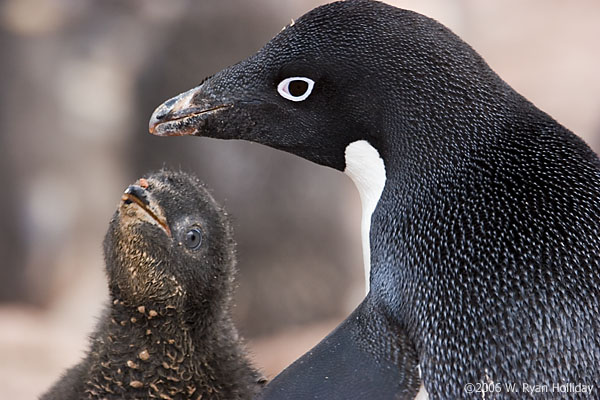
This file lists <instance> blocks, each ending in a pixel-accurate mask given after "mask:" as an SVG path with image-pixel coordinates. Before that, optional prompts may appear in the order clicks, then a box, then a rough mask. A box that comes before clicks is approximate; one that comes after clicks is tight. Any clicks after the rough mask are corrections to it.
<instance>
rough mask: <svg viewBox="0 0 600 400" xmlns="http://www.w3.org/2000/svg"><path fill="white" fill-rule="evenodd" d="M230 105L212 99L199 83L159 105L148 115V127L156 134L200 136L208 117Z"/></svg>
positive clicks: (230, 105)
mask: <svg viewBox="0 0 600 400" xmlns="http://www.w3.org/2000/svg"><path fill="white" fill-rule="evenodd" d="M231 107H232V104H227V103H223V102H221V101H215V100H212V96H209V95H207V94H206V93H203V85H200V86H197V87H195V88H193V89H191V90H188V91H187V92H184V93H181V94H180V95H177V96H175V97H173V98H171V99H169V100H167V101H165V102H164V103H162V104H161V105H159V106H158V107H157V108H156V109H155V110H154V112H153V113H152V116H151V117H150V123H149V124H148V129H149V131H150V133H151V134H153V135H156V136H190V135H197V136H200V135H201V132H202V130H203V128H204V125H206V124H207V123H208V120H209V119H210V118H212V117H214V116H215V114H217V113H219V112H221V111H223V110H225V109H227V108H231Z"/></svg>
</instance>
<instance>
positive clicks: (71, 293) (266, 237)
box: [0, 0, 600, 399]
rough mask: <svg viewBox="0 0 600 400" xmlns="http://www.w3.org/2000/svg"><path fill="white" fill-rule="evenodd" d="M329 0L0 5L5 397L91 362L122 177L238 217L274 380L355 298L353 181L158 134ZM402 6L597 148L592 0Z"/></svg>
mask: <svg viewBox="0 0 600 400" xmlns="http://www.w3.org/2000/svg"><path fill="white" fill-rule="evenodd" d="M322 3H324V2H322V1H317V0H296V1H291V0H254V1H252V2H249V1H242V0H203V1H192V0H170V1H168V2H166V1H162V0H137V1H136V0H130V1H117V0H104V1H88V0H85V1H84V0H4V1H2V2H0V46H1V50H2V55H3V56H2V62H1V63H0V82H1V85H0V87H1V90H0V105H1V107H0V184H1V187H2V189H0V398H2V399H33V398H36V397H37V396H38V395H39V394H41V393H42V392H43V391H44V390H45V389H46V388H47V387H48V386H49V385H50V384H51V383H52V382H53V381H54V380H55V379H57V378H58V377H59V375H60V373H61V372H62V371H63V370H64V369H65V368H67V367H69V366H71V365H73V364H74V363H76V362H77V361H78V360H79V359H80V357H81V356H82V354H83V352H84V351H85V349H86V344H87V334H88V333H90V332H91V330H92V329H93V328H94V324H95V321H96V318H97V316H98V315H99V312H100V310H101V309H102V307H103V305H104V303H105V301H106V299H107V290H106V282H105V276H104V270H103V268H104V264H103V260H102V249H101V243H102V239H103V237H104V234H105V231H106V229H107V226H108V221H109V219H110V217H111V215H112V214H113V212H114V210H115V208H116V205H117V203H118V201H119V198H120V195H121V193H122V191H123V190H124V189H125V187H126V186H127V185H128V184H129V183H132V182H133V181H135V180H136V179H137V178H139V177H140V176H141V175H143V174H144V173H145V172H147V171H150V170H156V169H160V168H161V167H163V166H169V167H174V168H181V169H184V170H188V171H192V172H194V173H195V174H197V175H198V176H199V177H200V178H201V179H202V180H204V181H205V182H206V183H207V185H208V186H209V187H210V188H212V189H213V193H214V195H215V197H216V198H217V200H218V201H219V202H221V203H222V204H224V205H225V207H226V208H227V209H228V211H229V212H230V213H231V214H232V216H233V222H234V228H235V235H236V240H237V242H238V259H239V263H238V266H239V275H238V284H239V287H238V290H237V295H236V307H235V309H234V311H235V318H236V321H237V324H238V327H239V328H240V330H241V332H242V333H243V335H244V336H245V337H246V338H247V339H248V342H249V347H250V349H251V351H252V354H253V357H254V359H255V362H256V364H257V366H259V367H261V368H262V369H263V371H264V372H265V373H266V374H267V375H268V376H269V377H273V376H274V375H275V374H276V373H277V372H279V371H280V370H281V369H282V368H284V367H285V366H286V365H287V364H289V363H290V362H291V361H293V360H294V359H295V358H297V357H298V356H299V355H301V354H302V353H303V352H304V351H306V350H307V349H308V348H310V347H311V346H313V345H314V344H315V343H317V342H318V341H319V340H320V339H321V338H322V337H323V336H324V335H325V334H326V333H327V332H329V331H330V330H331V329H332V328H333V327H334V326H335V325H336V324H337V323H338V322H339V321H340V320H341V319H343V318H344V317H345V316H346V315H347V314H348V313H349V312H350V311H351V310H352V309H353V308H354V307H355V306H356V305H357V304H358V303H359V302H360V300H361V298H362V293H363V290H364V289H363V283H362V279H363V278H362V265H361V263H362V256H361V249H360V234H359V228H360V200H359V198H358V193H357V192H356V191H355V189H354V187H353V185H352V184H351V183H350V180H349V179H348V178H346V177H345V176H344V175H343V174H339V173H337V172H335V171H333V170H328V169H326V168H322V167H318V166H315V165H312V164H310V163H308V162H306V161H304V160H301V159H298V158H295V157H293V156H290V155H288V154H284V153H280V152H277V151H275V150H272V149H269V148H265V147H261V146H259V145H252V144H248V143H242V142H221V141H216V140H211V139H199V138H172V139H164V138H157V137H153V136H151V135H149V134H148V133H147V122H148V119H149V116H150V114H151V113H152V111H153V109H154V108H155V107H156V106H157V105H158V104H160V103H162V102H163V101H164V100H166V99H167V98H169V97H172V96H173V95H175V94H178V93H179V92H182V91H184V90H187V89H189V88H191V87H193V86H195V85H196V84H198V83H199V82H200V81H201V80H202V79H203V78H204V77H205V76H208V75H212V74H213V73H214V72H216V71H218V70H220V69H222V68H224V67H226V66H228V65H230V64H232V63H235V62H237V61H239V60H241V59H243V58H245V57H247V56H249V55H250V54H252V53H254V52H255V51H256V50H258V49H259V48H260V47H261V46H262V44H264V43H265V42H266V41H268V40H269V39H270V38H271V37H273V36H274V35H275V34H277V33H278V32H279V30H280V29H281V28H282V27H283V26H284V25H286V24H288V23H289V22H290V20H291V19H292V18H298V17H299V16H300V15H302V14H303V13H304V12H306V11H308V10H310V9H311V8H313V7H315V6H317V5H319V4H322ZM390 3H392V4H394V5H397V6H399V7H403V8H409V9H413V10H415V11H418V12H421V13H423V14H426V15H429V16H431V17H434V18H436V19H437V20H439V21H441V22H442V23H444V24H445V25H446V26H448V27H450V28H451V29H452V30H453V31H455V32H456V33H457V34H458V35H460V36H461V37H462V38H463V39H465V40H466V41H467V42H468V43H470V44H471V45H472V46H473V47H474V48H475V49H476V50H477V51H478V52H479V53H480V54H482V55H483V56H484V58H485V59H486V60H487V61H488V63H489V64H490V65H491V66H492V68H493V69H494V70H495V71H496V72H498V73H499V74H500V76H502V77H503V78H504V79H505V80H506V81H507V82H508V83H509V84H511V85H512V86H513V87H514V88H515V89H516V90H517V91H519V92H521V93H522V94H523V95H525V97H527V98H528V99H530V100H531V101H533V103H535V104H536V105H537V106H538V107H540V108H541V109H543V110H544V111H546V112H548V113H549V114H550V115H552V116H553V117H554V118H555V119H557V120H558V121H559V122H561V123H562V124H563V125H565V126H567V127H568V128H570V129H571V130H573V131H574V132H575V133H577V134H578V135H580V136H581V137H582V138H584V140H586V141H587V142H588V143H589V144H590V145H591V146H592V147H594V149H595V150H596V151H598V150H599V149H600V75H599V74H598V71H599V69H600V47H599V45H598V38H600V23H599V22H600V3H599V2H598V1H596V0H582V1H578V2H564V1H560V0H530V1H527V2H523V1H518V0H509V1H506V0H503V1H499V0H497V1H488V2H480V1H477V0H419V1H417V0H412V1H409V0H407V1H400V0H397V1H390Z"/></svg>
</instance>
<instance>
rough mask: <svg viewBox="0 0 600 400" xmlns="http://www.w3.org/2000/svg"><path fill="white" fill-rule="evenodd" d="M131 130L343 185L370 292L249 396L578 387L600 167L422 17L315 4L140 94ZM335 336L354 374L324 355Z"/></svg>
mask: <svg viewBox="0 0 600 400" xmlns="http://www.w3.org/2000/svg"><path fill="white" fill-rule="evenodd" d="M150 131H151V132H152V133H154V134H156V135H161V136H176V135H198V136H208V137H214V138H222V139H244V140H250V141H254V142H258V143H263V144H265V145H268V146H271V147H274V148H277V149H280V150H284V151H287V152H290V153H292V154H296V155H298V156H301V157H303V158H305V159H308V160H311V161H314V162H316V163H318V164H321V165H324V166H328V167H332V168H335V169H338V170H340V171H344V172H346V173H347V174H348V175H350V176H351V177H352V178H353V180H354V181H355V183H356V185H357V187H358V189H359V192H360V194H361V200H362V201H363V212H364V215H363V224H364V225H363V239H365V240H364V244H366V245H367V246H366V248H365V250H367V251H369V250H370V255H369V254H368V253H366V254H367V257H366V263H365V264H366V265H367V267H368V266H369V264H370V269H371V275H370V291H369V293H368V295H367V297H366V298H365V300H364V301H363V303H362V304H361V306H359V308H358V309H357V310H356V311H355V312H354V313H353V314H352V316H351V317H349V319H348V320H346V321H345V322H344V323H343V324H342V325H340V327H338V329H337V330H336V331H334V332H333V333H332V334H331V336H330V337H328V338H326V339H325V340H324V341H322V342H321V343H320V344H319V345H317V347H316V348H315V349H313V350H312V351H311V352H309V353H307V354H306V355H305V356H303V357H302V358H301V359H300V360H298V361H297V362H296V363H294V364H292V365H291V366H290V367H289V368H288V369H287V370H285V371H284V372H283V373H282V374H281V375H280V376H278V377H277V378H275V379H274V380H273V382H272V383H271V384H270V385H268V388H267V390H266V392H265V395H264V398H268V399H272V398H330V399H331V398H346V399H350V398H369V393H370V392H369V389H371V390H372V391H373V392H372V393H381V392H382V391H387V393H388V395H387V397H385V396H371V398H375V397H376V398H381V399H383V398H411V397H413V396H414V395H415V393H417V390H419V395H423V396H424V395H426V393H427V394H428V395H429V398H431V399H434V398H440V399H455V398H467V397H468V398H470V397H472V396H477V397H484V396H485V398H488V397H493V398H523V397H527V396H531V394H530V393H529V394H528V393H523V391H522V390H523V388H524V386H523V385H524V384H528V385H544V384H548V385H549V387H550V389H549V390H553V389H552V388H553V385H554V384H560V383H573V384H581V385H592V387H587V388H588V390H591V391H592V394H591V396H592V397H597V396H598V394H597V393H596V391H597V390H600V388H596V387H594V386H593V385H596V384H597V382H600V319H599V318H598V315H599V312H600V160H599V159H598V156H597V155H596V154H595V153H594V152H592V151H591V150H590V148H589V147H588V146H587V145H586V144H585V143H584V142H583V141H582V140H581V139H579V138H578V137H576V136H575V135H574V134H573V133H571V132H570V131H569V130H567V129H566V128H564V127H563V126H561V125H560V124H558V123H557V122H556V121H555V120H553V119H552V118H551V117H550V116H548V115H547V114H545V113H544V112H542V111H540V110H539V109H537V108H536V107H535V106H534V105H533V104H531V103H530V102H529V101H527V100H526V99H525V98H523V97H522V96H521V95H519V94H518V93H517V92H515V91H514V90H513V89H512V88H511V87H509V86H508V85H507V84H506V83H505V82H504V81H503V80H502V79H501V78H500V77H498V76H497V75H496V74H495V73H494V72H493V71H492V70H491V69H490V68H489V66H488V65H487V64H486V63H485V61H484V60H483V59H482V58H481V57H480V56H479V55H478V54H477V53H476V52H475V51H474V50H473V49H472V48H471V47H470V46H468V45H467V44H466V43H464V42H463V41H462V40H461V39H460V38H458V37H457V36H456V35H454V34H453V33H452V32H450V31H449V30H448V29H446V28H445V27H444V26H442V25H441V24H439V23H437V22H435V21H433V20H431V19H429V18H427V17H424V16H422V15H419V14H416V13H414V12H410V11H405V10H401V9H398V8H394V7H391V6H389V5H386V4H383V3H379V2H375V1H366V0H349V1H344V2H336V3H331V4H328V5H325V6H322V7H319V8H316V9H314V10H313V11H311V12H309V13H308V14H306V15H304V16H303V17H301V18H300V19H299V20H297V21H296V22H295V23H293V24H291V25H290V26H288V27H286V28H285V29H284V30H283V31H282V32H280V33H279V34H278V35H277V36H275V37H274V38H273V39H272V40H271V41H270V42H269V43H267V44H266V45H265V46H264V47H263V48H262V49H261V50H259V52H258V53H257V54H255V55H253V56H251V57H250V58H248V59H246V60H244V61H242V62H240V63H238V64H236V65H233V66H231V67H229V68H227V69H225V70H223V71H221V72H219V73H217V74H216V75H214V76H213V77H211V78H209V79H207V80H206V81H205V82H203V83H202V84H201V85H200V86H198V87H196V88H194V89H192V90H190V91H188V92H186V93H183V94H181V95H179V96H177V97H175V98H173V99H170V100H168V101H166V102H165V103H164V104H162V105H161V106H159V107H158V108H157V109H156V110H155V112H154V114H153V116H152V118H151V121H150ZM382 338H386V339H385V340H384V339H382ZM389 338H395V340H390V339H389ZM365 343H368V344H369V346H370V347H365ZM342 348H346V349H347V350H348V352H350V353H351V354H361V353H362V354H363V355H365V356H366V357H367V358H370V360H369V359H368V360H367V361H365V365H368V366H369V367H368V368H367V367H365V368H363V365H362V364H361V363H362V361H361V357H356V358H355V362H356V369H355V370H354V372H353V373H351V374H349V373H346V371H347V370H348V368H349V366H348V364H345V363H344V362H343V360H342V358H340V359H339V363H337V362H336V363H332V362H330V358H329V356H330V355H331V354H338V355H339V354H341V349H342ZM400 353H401V354H402V356H401V357H398V356H397V355H398V354H400ZM411 354H414V357H412V356H411ZM382 360H383V361H382ZM411 360H412V361H411ZM371 361H372V362H371ZM332 364H333V365H332ZM392 365H395V367H393V366H392ZM415 365H418V367H415ZM377 366H379V367H377ZM340 371H341V372H340ZM377 374H379V375H378V377H377V378H376V379H375V380H374V381H373V384H371V383H369V377H370V376H375V375H377ZM388 374H394V375H396V377H397V378H398V379H397V380H396V383H398V382H404V383H403V384H402V385H403V386H402V387H399V386H398V385H392V384H390V380H388V379H387V378H386V377H387V376H388ZM419 376H420V377H421V379H419ZM361 379H362V380H363V381H362V382H361V385H366V389H364V391H363V392H362V395H356V394H355V392H354V388H355V386H354V383H356V382H357V381H360V380H361ZM419 381H421V382H422V385H424V386H421V387H420V388H419V387H418V382H419ZM478 383H479V384H482V383H483V384H487V385H488V386H486V387H487V391H488V392H487V393H482V392H481V391H480V392H476V393H468V392H466V391H465V388H466V387H467V386H466V385H467V384H474V385H476V384H478ZM512 383H516V388H517V389H516V391H511V390H510V387H509V386H506V385H507V384H512ZM497 384H500V386H498V385H497ZM369 385H371V386H369ZM381 385H384V388H383V390H382V387H381ZM344 387H348V388H349V389H348V390H345V391H344V390H343V389H342V390H341V392H340V391H337V388H344ZM477 387H480V388H481V387H483V386H482V385H480V386H474V388H477ZM332 388H336V390H333V389H332ZM490 388H491V389H490ZM286 391H288V394H287V397H286V394H285V393H286ZM490 391H494V392H493V393H490ZM289 393H294V394H296V395H297V396H290V395H289ZM407 393H408V394H407ZM547 393H549V395H550V396H552V397H558V396H560V397H573V398H576V397H586V395H587V394H589V391H588V392H587V393H586V392H581V391H580V392H574V391H571V392H561V393H559V392H554V394H552V392H547ZM421 398H422V397H421Z"/></svg>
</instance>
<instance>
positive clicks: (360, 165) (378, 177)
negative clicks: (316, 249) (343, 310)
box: [344, 140, 386, 293]
mask: <svg viewBox="0 0 600 400" xmlns="http://www.w3.org/2000/svg"><path fill="white" fill-rule="evenodd" d="M344 154H345V156H346V169H345V170H344V173H345V174H346V175H348V176H349V177H350V179H352V181H353V182H354V185H356V188H357V189H358V194H359V195H360V202H361V204H362V220H361V227H360V228H361V229H360V230H361V236H362V251H363V262H364V268H365V290H366V293H369V281H370V277H371V243H370V237H369V234H370V231H371V215H372V214H373V211H375V207H377V202H378V201H379V198H380V197H381V193H382V192H383V187H384V186H385V180H386V176H385V165H384V164H383V160H382V159H381V156H380V155H379V152H378V151H377V150H376V149H375V147H373V146H371V145H370V144H369V142H367V141H366V140H358V141H356V142H352V143H350V144H349V145H348V147H346V151H345V153H344Z"/></svg>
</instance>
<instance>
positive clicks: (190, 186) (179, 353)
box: [42, 171, 264, 400]
mask: <svg viewBox="0 0 600 400" xmlns="http://www.w3.org/2000/svg"><path fill="white" fill-rule="evenodd" d="M104 254H105V259H106V273H107V276H108V282H109V292H110V299H111V302H110V304H109V306H108V307H107V309H106V310H105V312H104V315H103V316H102V318H101V319H100V321H99V324H98V327H97V329H96V331H95V332H94V333H93V334H92V336H91V346H90V347H91V348H90V350H89V351H88V354H87V356H86V357H85V358H84V360H83V361H82V362H81V363H80V364H78V365H77V366H75V367H73V368H71V369H70V370H68V371H67V373H66V374H65V376H64V377H63V378H62V379H61V380H59V381H58V382H57V383H56V384H55V385H54V386H53V387H52V388H51V389H50V390H49V392H47V393H46V394H45V395H43V396H42V399H43V400H69V399H133V398H135V399H151V398H152V399H153V398H158V399H227V400H229V399H250V398H253V397H254V395H255V394H256V393H258V391H259V390H260V388H261V386H262V384H263V383H264V380H263V379H262V377H261V375H260V374H259V373H258V372H257V371H256V370H254V369H253V368H252V366H251V364H250V362H249V361H248V359H247V356H246V353H245V350H244V346H243V345H242V344H241V341H240V339H239V337H238V333H237V331H236V328H235V327H234V325H233V323H232V321H231V318H230V315H229V307H230V302H231V295H232V290H233V280H234V273H235V255H234V242H233V239H232V235H231V230H230V228H229V224H228V221H227V216H226V213H225V211H223V210H222V209H221V208H220V207H219V205H218V204H217V203H216V202H215V201H214V199H213V198H212V196H211V195H210V194H209V193H208V191H207V190H206V189H205V188H204V187H203V186H202V184H201V183H200V182H199V181H198V180H197V179H195V178H194V177H192V176H190V175H187V174H185V173H182V172H171V171H161V172H158V173H154V174H151V175H149V176H148V177H146V178H142V179H140V180H139V181H138V182H136V184H134V185H131V186H129V187H128V188H127V190H126V191H125V194H124V195H123V197H122V200H121V203H120V204H119V208H118V210H117V212H116V213H115V215H114V217H113V218H112V220H111V222H110V226H109V230H108V233H107V234H106V237H105V240H104Z"/></svg>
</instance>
